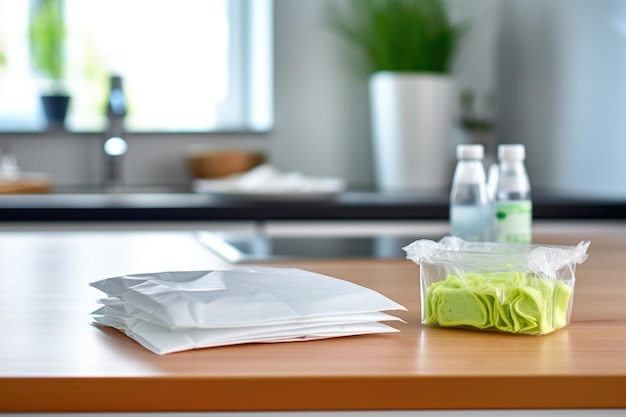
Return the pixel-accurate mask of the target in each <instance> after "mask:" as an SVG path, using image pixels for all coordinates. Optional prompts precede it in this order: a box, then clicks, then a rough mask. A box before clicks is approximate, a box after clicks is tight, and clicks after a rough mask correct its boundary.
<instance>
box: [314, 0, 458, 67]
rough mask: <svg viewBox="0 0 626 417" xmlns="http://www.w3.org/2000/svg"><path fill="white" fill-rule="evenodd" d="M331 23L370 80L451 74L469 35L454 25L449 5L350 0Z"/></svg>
mask: <svg viewBox="0 0 626 417" xmlns="http://www.w3.org/2000/svg"><path fill="white" fill-rule="evenodd" d="M325 20H326V23H327V25H328V27H329V28H330V29H331V30H333V31H334V32H336V33H337V35H339V36H340V37H341V38H343V39H344V40H345V41H346V42H347V43H348V44H349V45H351V46H352V48H353V51H354V52H356V55H355V56H354V57H353V58H355V59H356V61H357V65H359V67H360V68H361V69H362V70H364V71H365V73H366V74H371V73H373V72H377V71H415V72H431V73H449V72H450V71H451V69H452V65H453V60H454V56H455V54H456V52H457V49H458V44H459V41H460V39H461V38H462V36H463V35H464V34H465V32H466V31H467V27H466V25H465V24H463V23H459V24H454V23H452V22H451V21H450V19H449V17H448V13H447V10H446V5H445V3H444V1H443V0H349V1H348V5H347V7H343V8H342V7H340V6H339V5H338V4H337V3H331V4H330V6H329V9H328V10H327V14H326V19H325Z"/></svg>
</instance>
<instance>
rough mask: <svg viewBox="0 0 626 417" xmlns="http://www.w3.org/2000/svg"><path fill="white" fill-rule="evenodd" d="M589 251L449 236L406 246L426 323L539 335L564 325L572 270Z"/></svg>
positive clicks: (584, 244) (585, 244)
mask: <svg viewBox="0 0 626 417" xmlns="http://www.w3.org/2000/svg"><path fill="white" fill-rule="evenodd" d="M588 247H589V242H581V243H580V244H579V245H578V246H573V247H564V246H535V245H524V244H498V243H473V242H465V241H463V240H461V239H458V238H453V237H446V238H444V239H442V240H441V241H439V242H434V241H430V240H418V241H416V242H413V243H412V244H411V245H409V246H407V247H406V248H404V249H405V251H406V252H407V258H408V259H411V260H413V261H414V262H416V263H417V264H419V265H420V277H421V288H422V294H421V296H422V297H421V300H422V322H423V323H424V324H427V325H433V326H441V327H462V328H473V329H479V330H490V331H500V332H506V333H523V334H535V335H541V334H547V333H551V332H553V331H554V330H557V329H559V328H561V327H564V326H566V325H567V324H568V323H569V316H570V314H571V308H572V300H573V291H574V281H575V279H574V270H575V266H576V265H577V264H579V263H582V262H583V261H584V260H585V259H586V258H587V254H586V252H587V248H588Z"/></svg>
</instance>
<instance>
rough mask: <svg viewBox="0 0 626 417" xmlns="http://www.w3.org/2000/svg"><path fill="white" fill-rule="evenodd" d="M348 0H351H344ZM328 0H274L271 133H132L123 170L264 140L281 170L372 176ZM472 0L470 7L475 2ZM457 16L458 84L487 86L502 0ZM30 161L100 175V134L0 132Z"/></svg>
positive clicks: (362, 105)
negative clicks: (465, 25)
mask: <svg viewBox="0 0 626 417" xmlns="http://www.w3.org/2000/svg"><path fill="white" fill-rule="evenodd" d="M340 1H345V0H340ZM327 2H328V0H274V4H275V12H274V23H275V45H274V52H275V58H274V59H275V60H274V64H275V87H274V88H275V123H276V124H275V127H274V129H273V130H272V131H271V132H270V133H268V134H265V135H258V136H257V135H193V136H178V137H176V136H172V137H160V138H151V137H146V136H130V137H129V138H128V139H129V151H128V154H127V155H126V156H125V161H124V167H123V168H124V177H125V180H126V183H128V184H131V185H183V184H186V183H187V182H188V180H189V178H188V173H187V168H186V165H185V161H184V156H185V153H186V152H187V151H188V149H189V148H191V147H194V148H195V147H217V148H219V147H229V146H236V147H247V148H248V147H252V148H255V149H264V150H267V153H268V156H269V158H270V161H271V162H272V163H274V164H276V165H277V166H278V167H279V168H281V169H284V170H300V171H301V172H303V173H305V174H308V175H330V176H338V177H342V178H344V179H345V180H346V181H347V182H348V184H350V185H351V186H353V187H367V186H373V185H374V174H373V163H372V154H371V152H372V151H371V144H370V127H369V115H368V96H367V84H366V80H365V79H363V78H359V77H358V76H357V75H356V74H354V73H353V72H352V70H351V68H349V67H348V63H347V62H346V60H345V59H344V57H343V56H342V54H343V53H344V52H345V49H344V47H345V45H343V44H342V43H341V41H340V40H338V39H337V38H336V37H335V36H334V34H332V33H330V32H329V31H328V30H327V29H326V28H324V26H323V24H322V20H323V19H322V14H323V10H324V8H325V4H326V3H327ZM469 3H471V7H470V5H469ZM450 4H451V6H452V7H451V12H452V15H453V16H454V17H455V18H464V17H467V18H469V19H471V21H472V25H473V30H472V32H471V33H470V35H469V36H468V37H467V39H466V42H465V43H464V45H463V50H462V54H461V55H460V56H459V61H458V67H459V71H458V74H457V75H458V80H459V84H460V87H461V88H464V87H472V88H475V89H477V90H478V91H479V92H480V93H481V94H483V93H485V94H486V93H489V92H492V90H493V89H494V85H495V80H494V78H495V75H494V74H495V45H496V43H495V40H496V35H497V24H498V16H497V10H498V9H499V4H500V0H472V1H471V2H467V0H450ZM3 142H5V143H9V145H10V146H11V148H12V150H13V151H14V152H15V153H16V154H17V156H18V160H19V163H20V165H21V166H22V168H23V169H24V170H26V171H37V172H47V173H50V174H51V175H52V177H53V181H54V182H55V184H59V185H80V184H97V183H98V180H99V178H100V175H99V169H100V165H101V163H102V154H101V150H100V149H101V148H100V147H101V139H100V138H96V137H84V138H81V137H65V136H56V137H41V136H28V135H19V136H15V137H8V136H7V135H0V144H1V143H3Z"/></svg>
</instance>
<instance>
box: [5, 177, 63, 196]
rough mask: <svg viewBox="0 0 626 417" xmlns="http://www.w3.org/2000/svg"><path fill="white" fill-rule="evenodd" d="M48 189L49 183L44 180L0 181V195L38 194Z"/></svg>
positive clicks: (49, 187) (46, 191)
mask: <svg viewBox="0 0 626 417" xmlns="http://www.w3.org/2000/svg"><path fill="white" fill-rule="evenodd" d="M50 189H51V184H50V181H48V180H45V179H41V180H12V181H0V194H39V193H48V192H50Z"/></svg>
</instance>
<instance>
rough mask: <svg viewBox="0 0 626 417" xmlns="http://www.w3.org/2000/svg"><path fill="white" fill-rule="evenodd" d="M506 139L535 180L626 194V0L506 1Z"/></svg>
mask: <svg viewBox="0 0 626 417" xmlns="http://www.w3.org/2000/svg"><path fill="white" fill-rule="evenodd" d="M503 6H504V7H503V10H502V12H503V13H502V33H501V51H500V56H501V58H502V61H501V66H500V69H501V71H500V84H499V94H500V96H501V97H502V100H501V109H500V110H501V113H500V131H499V134H498V137H499V140H500V142H503V143H514V142H521V143H524V144H526V146H527V153H528V158H527V167H528V169H529V175H530V177H531V182H532V184H533V187H534V188H535V189H539V190H548V191H551V192H561V193H567V194H570V195H573V194H580V195H587V196H602V197H626V181H625V179H626V164H625V163H624V160H625V159H626V117H625V111H626V110H625V109H626V82H624V79H625V77H626V2H624V1H621V0H594V1H588V0H551V1H549V2H546V1H544V0H507V1H506V2H504V3H503Z"/></svg>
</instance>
